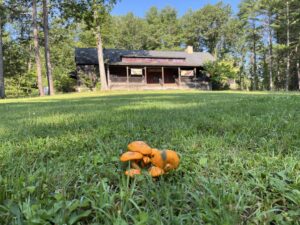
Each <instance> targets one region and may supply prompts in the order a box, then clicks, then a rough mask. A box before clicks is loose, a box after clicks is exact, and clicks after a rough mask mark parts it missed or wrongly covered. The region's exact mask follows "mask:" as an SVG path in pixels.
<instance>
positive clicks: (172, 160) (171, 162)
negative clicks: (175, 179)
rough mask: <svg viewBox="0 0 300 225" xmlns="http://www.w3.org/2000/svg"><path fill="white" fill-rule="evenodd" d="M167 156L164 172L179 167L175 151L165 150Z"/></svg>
mask: <svg viewBox="0 0 300 225" xmlns="http://www.w3.org/2000/svg"><path fill="white" fill-rule="evenodd" d="M165 151H166V155H167V160H166V162H167V163H166V165H165V167H164V170H165V171H169V170H174V169H176V168H177V167H178V166H179V162H180V159H179V156H178V154H177V153H176V152H175V151H172V150H165Z"/></svg>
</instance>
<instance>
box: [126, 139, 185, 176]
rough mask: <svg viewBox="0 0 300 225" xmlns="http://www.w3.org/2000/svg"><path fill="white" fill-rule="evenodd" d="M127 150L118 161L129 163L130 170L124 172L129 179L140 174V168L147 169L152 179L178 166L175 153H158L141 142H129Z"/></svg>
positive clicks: (167, 151) (170, 151) (168, 151)
mask: <svg viewBox="0 0 300 225" xmlns="http://www.w3.org/2000/svg"><path fill="white" fill-rule="evenodd" d="M127 150H128V151H127V152H125V153H123V154H122V155H121V157H120V161H121V162H130V169H129V170H127V171H125V174H126V175H127V176H130V177H133V176H135V175H139V174H141V168H147V169H148V172H149V174H150V175H151V176H152V177H158V176H161V175H163V174H165V173H167V172H168V171H170V170H174V169H176V168H177V167H178V166H179V156H178V155H177V153H176V152H175V151H172V150H162V151H160V150H158V149H155V148H151V147H150V146H149V145H147V144H146V143H145V142H143V141H134V142H131V143H130V144H129V145H128V149H127Z"/></svg>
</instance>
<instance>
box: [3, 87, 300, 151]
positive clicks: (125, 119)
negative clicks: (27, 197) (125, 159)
mask: <svg viewBox="0 0 300 225" xmlns="http://www.w3.org/2000/svg"><path fill="white" fill-rule="evenodd" d="M298 97H299V96H298ZM297 99H298V98H297V96H296V97H295V100H297ZM276 107H277V111H276V113H277V114H278V115H279V116H280V115H284V113H285V110H286V109H287V108H288V107H290V108H291V110H290V113H292V112H293V110H296V108H294V107H292V106H291V104H290V103H288V102H283V101H282V99H281V97H280V96H279V97H278V98H275V99H274V98H272V96H270V95H259V94H258V95H251V96H249V95H245V94H240V93H229V94H228V93H226V94H224V93H206V92H204V93H202V92H199V93H197V92H192V93H189V92H187V93H182V94H177V93H159V94H158V93H143V94H122V95H110V96H99V97H84V98H73V99H63V100H59V99H57V100H51V101H50V102H47V101H45V102H29V103H8V104H7V105H6V104H5V106H4V107H2V109H1V108H0V111H1V114H2V115H4V119H3V120H2V121H4V123H2V124H1V126H0V127H2V129H3V130H5V133H2V134H1V138H0V139H1V141H2V142H3V143H5V142H10V143H13V144H15V145H17V146H27V144H26V143H27V142H28V141H29V140H30V141H31V142H42V140H44V142H45V144H46V143H47V142H51V143H52V146H51V148H52V149H55V148H57V149H58V150H59V151H61V150H62V149H63V148H65V147H66V145H65V143H67V142H68V141H69V140H73V142H78V143H79V142H85V143H87V140H88V141H90V142H91V143H95V141H96V140H98V141H100V142H103V143H104V144H109V143H111V142H116V143H118V145H117V146H116V148H117V149H120V148H121V147H122V146H124V145H126V143H128V142H129V141H131V140H136V139H143V140H148V141H151V142H154V143H156V144H159V143H167V142H170V141H169V140H181V139H186V138H188V137H191V136H194V135H199V134H201V135H202V136H205V135H207V136H209V135H213V136H215V137H219V138H223V137H224V136H227V137H230V136H232V135H237V134H238V136H239V137H240V138H242V137H243V136H247V138H248V136H249V135H253V139H258V138H261V137H268V134H269V129H264V125H265V120H263V119H266V120H267V119H268V118H269V117H270V115H273V114H274V113H273V114H272V112H273V111H274V109H275V108H276ZM295 112H296V111H295ZM276 120H278V121H276ZM270 126H271V128H274V129H276V130H278V129H282V131H284V130H286V132H291V131H290V130H288V129H289V128H286V127H285V125H284V122H283V121H281V120H280V118H278V117H276V118H274V121H273V122H272V123H270ZM259 127H261V129H258V128H259ZM282 131H281V132H282ZM291 136H294V135H293V134H291ZM55 142H57V144H53V143H55ZM176 143H178V142H177V141H176ZM59 145H63V148H61V147H60V146H59ZM87 145H89V144H87ZM42 146H43V145H39V147H38V148H41V147H42ZM72 146H73V148H77V147H76V146H74V145H73V144H72ZM94 146H95V145H90V147H89V149H90V148H93V147H94ZM27 147H29V146H27ZM80 148H82V145H78V150H80ZM21 149H23V148H22V147H21Z"/></svg>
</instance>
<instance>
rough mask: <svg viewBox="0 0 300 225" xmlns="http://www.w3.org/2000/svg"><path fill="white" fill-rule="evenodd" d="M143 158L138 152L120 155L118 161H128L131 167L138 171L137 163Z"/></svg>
mask: <svg viewBox="0 0 300 225" xmlns="http://www.w3.org/2000/svg"><path fill="white" fill-rule="evenodd" d="M142 158H143V155H142V154H141V153H139V152H125V153H123V154H122V155H121V157H120V161H121V162H128V161H130V163H131V167H132V168H134V169H138V170H139V169H140V167H139V165H138V161H139V160H141V159H142Z"/></svg>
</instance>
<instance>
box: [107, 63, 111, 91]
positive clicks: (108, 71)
mask: <svg viewBox="0 0 300 225" xmlns="http://www.w3.org/2000/svg"><path fill="white" fill-rule="evenodd" d="M107 83H108V88H109V89H110V86H111V85H110V83H111V80H110V70H109V64H107Z"/></svg>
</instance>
